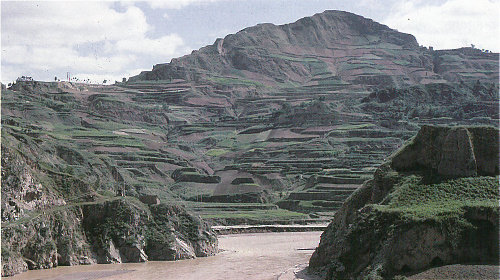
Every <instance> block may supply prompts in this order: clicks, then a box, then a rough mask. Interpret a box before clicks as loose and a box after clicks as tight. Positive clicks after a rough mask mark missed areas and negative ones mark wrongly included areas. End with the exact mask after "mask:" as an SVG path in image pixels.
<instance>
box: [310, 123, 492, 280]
mask: <svg viewBox="0 0 500 280" xmlns="http://www.w3.org/2000/svg"><path fill="white" fill-rule="evenodd" d="M498 135H499V131H498V129H496V128H493V127H455V128H449V127H432V126H424V127H422V129H421V130H420V131H419V133H418V134H417V136H416V137H415V138H414V139H412V141H410V143H408V144H407V145H405V146H404V147H403V148H402V149H400V150H399V151H398V152H396V153H395V154H394V155H393V156H392V157H391V160H390V161H388V162H387V163H384V164H383V165H381V166H380V167H379V168H378V169H377V170H376V171H375V173H374V178H373V179H371V180H369V181H367V182H366V183H365V184H364V185H363V187H361V188H360V189H358V190H357V191H356V192H355V193H354V194H353V195H352V196H351V197H349V198H348V199H347V201H346V202H345V204H344V205H343V206H342V208H341V209H340V210H339V211H338V212H337V213H336V215H335V217H334V220H333V222H332V223H331V224H330V225H329V226H328V228H327V230H326V231H325V232H324V233H323V234H322V236H321V242H320V245H319V247H318V248H317V249H316V251H315V252H314V254H313V256H312V258H311V260H310V263H309V267H310V269H312V270H316V271H318V270H322V271H323V272H324V273H325V274H326V278H327V279H393V278H392V277H393V276H395V275H398V274H403V275H409V274H410V275H411V274H415V273H416V272H420V271H422V270H425V269H428V268H431V267H435V266H442V265H448V264H456V263H466V264H467V263H474V264H498V261H499V260H498V212H499V207H498V174H499V171H498V151H499V149H498Z"/></svg>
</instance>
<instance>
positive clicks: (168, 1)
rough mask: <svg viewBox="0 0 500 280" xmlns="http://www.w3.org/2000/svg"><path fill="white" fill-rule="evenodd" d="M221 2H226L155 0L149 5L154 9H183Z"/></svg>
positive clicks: (210, 0)
mask: <svg viewBox="0 0 500 280" xmlns="http://www.w3.org/2000/svg"><path fill="white" fill-rule="evenodd" d="M219 1H224V0H164V1H159V0H153V1H148V4H149V6H151V8H153V9H182V8H184V7H186V6H189V5H192V4H206V3H213V2H219ZM225 1H228V0H225Z"/></svg>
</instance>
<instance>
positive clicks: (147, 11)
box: [0, 0, 500, 83]
mask: <svg viewBox="0 0 500 280" xmlns="http://www.w3.org/2000/svg"><path fill="white" fill-rule="evenodd" d="M325 10H343V11H348V12H352V13H355V14H359V15H361V16H364V17H367V18H371V19H373V20H375V21H377V22H380V23H383V24H386V25H388V26H389V27H391V28H394V29H396V30H398V31H401V32H405V33H410V34H413V35H414V36H415V37H416V38H417V41H418V42H419V44H421V45H424V46H433V47H434V49H450V48H459V47H468V46H471V44H474V45H475V46H476V48H479V49H487V50H491V51H495V52H499V51H500V45H499V41H500V23H499V14H500V0H474V1H471V0H399V1H396V0H357V1H350V0H347V1H344V0H166V1H149V2H132V1H121V2H113V1H86V2H77V1H64V2H58V1H37V2H30V1H1V37H2V38H1V50H2V51H1V74H0V75H1V76H0V79H1V81H2V82H3V83H9V82H12V81H14V80H15V79H16V78H17V77H19V76H22V75H24V76H31V77H33V78H34V79H35V80H44V81H51V80H52V81H53V80H54V79H55V77H58V78H59V79H61V80H65V79H66V73H67V72H70V74H71V76H73V77H78V78H79V79H80V80H84V79H89V80H91V81H92V82H95V83H102V82H103V81H104V80H107V81H108V83H112V82H114V81H115V80H117V81H121V79H122V77H130V76H134V75H137V74H139V73H140V72H141V71H143V70H150V69H151V68H152V66H153V65H154V64H158V63H166V62H170V60H171V59H172V58H175V57H180V56H183V55H186V54H189V53H191V51H192V50H195V49H199V48H200V47H203V46H205V45H208V44H212V43H213V42H214V41H215V39H217V38H222V37H224V36H226V35H227V34H231V33H236V32H237V31H239V30H241V29H243V28H246V27H249V26H253V25H256V24H258V23H274V24H284V23H290V22H294V21H296V20H298V19H300V18H302V17H306V16H311V15H313V14H315V13H320V12H323V11H325Z"/></svg>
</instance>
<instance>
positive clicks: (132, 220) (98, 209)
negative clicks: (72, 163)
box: [2, 134, 217, 276]
mask: <svg viewBox="0 0 500 280" xmlns="http://www.w3.org/2000/svg"><path fill="white" fill-rule="evenodd" d="M14 143H16V144H14ZM14 147H17V148H14ZM40 152H41V151H39V150H37V149H36V147H31V149H30V147H29V146H24V145H20V144H19V143H18V142H17V141H16V140H14V139H13V138H11V136H10V135H5V134H2V276H9V275H13V274H16V273H20V272H23V271H26V270H27V269H41V268H52V267H55V266H58V265H78V264H93V263H120V262H142V261H147V260H177V259H186V258H195V257H201V256H209V255H213V254H215V253H216V252H217V238H216V236H215V234H214V233H213V232H212V231H211V230H210V228H209V227H208V226H207V225H206V224H205V223H204V222H203V221H201V220H200V219H198V218H196V217H194V216H192V215H191V214H190V213H188V212H186V210H185V209H184V208H183V207H181V206H176V205H166V204H160V205H152V206H150V207H148V206H146V205H144V204H143V203H141V202H140V201H139V200H138V199H136V198H134V197H112V196H103V195H99V194H97V193H96V192H94V191H93V188H92V187H91V186H90V185H89V184H88V183H85V182H83V181H80V180H79V179H77V178H74V177H73V176H72V175H70V174H65V173H59V172H55V171H52V172H49V171H48V170H45V169H43V168H41V167H40V166H39V165H38V163H37V162H35V161H32V160H31V159H30V158H31V157H32V156H34V155H37V156H41V155H43V154H41V153H40Z"/></svg>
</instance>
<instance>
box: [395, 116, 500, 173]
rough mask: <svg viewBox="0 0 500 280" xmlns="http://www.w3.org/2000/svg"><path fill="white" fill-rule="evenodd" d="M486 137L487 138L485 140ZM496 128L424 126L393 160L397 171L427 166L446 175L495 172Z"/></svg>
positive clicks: (430, 169) (497, 147) (496, 171)
mask: <svg viewBox="0 0 500 280" xmlns="http://www.w3.org/2000/svg"><path fill="white" fill-rule="evenodd" d="M486 139H488V140H486ZM498 145H499V144H498V130H497V129H495V128H493V127H468V128H467V127H455V128H454V127H434V126H423V127H422V128H421V130H420V131H419V133H418V134H417V136H416V137H415V139H414V140H413V141H412V142H411V143H409V144H408V145H407V146H406V147H405V149H402V150H400V152H398V153H397V154H396V155H395V156H394V157H393V159H392V163H391V166H392V168H394V169H395V170H397V171H415V170H419V169H426V170H429V171H432V172H437V174H439V175H443V176H448V177H470V176H476V175H477V174H479V175H490V176H492V175H496V174H498V151H499V146H498Z"/></svg>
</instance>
